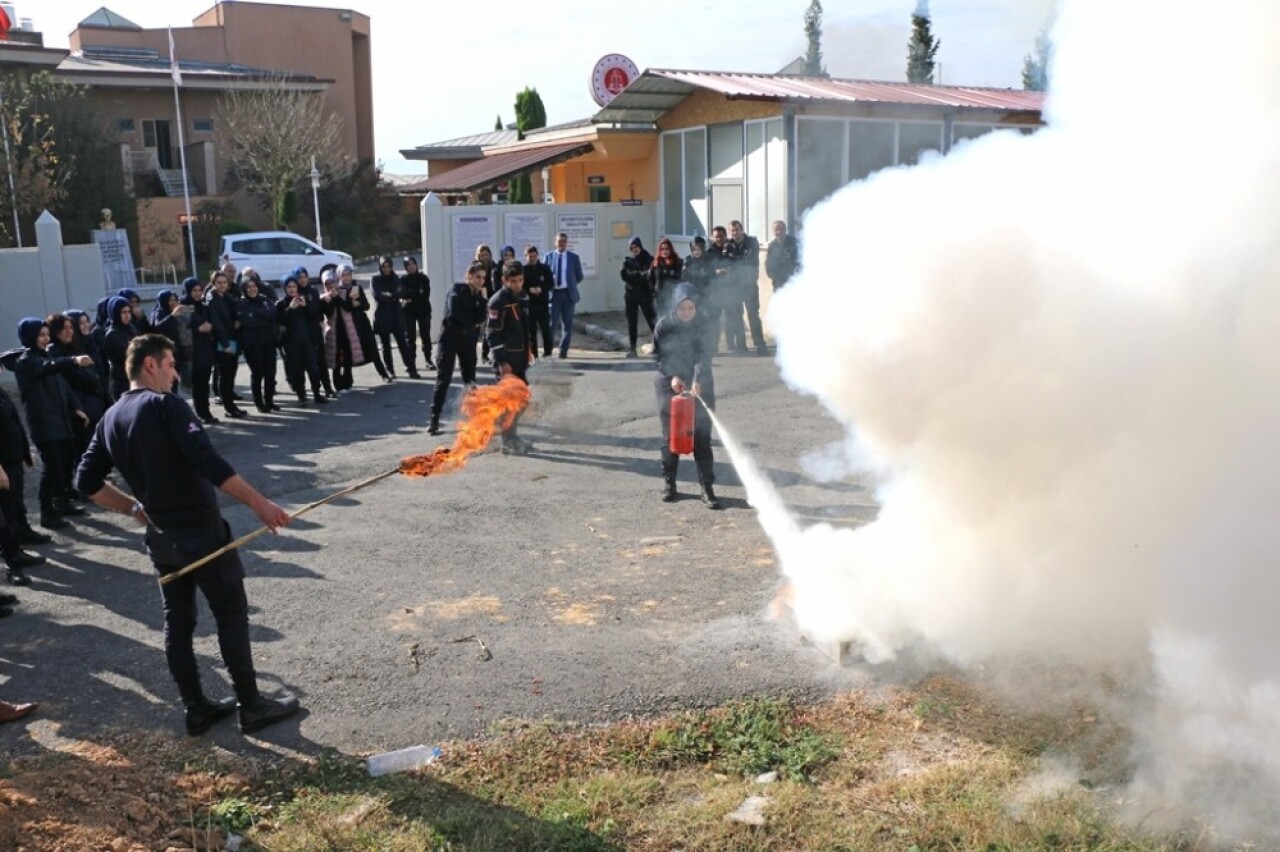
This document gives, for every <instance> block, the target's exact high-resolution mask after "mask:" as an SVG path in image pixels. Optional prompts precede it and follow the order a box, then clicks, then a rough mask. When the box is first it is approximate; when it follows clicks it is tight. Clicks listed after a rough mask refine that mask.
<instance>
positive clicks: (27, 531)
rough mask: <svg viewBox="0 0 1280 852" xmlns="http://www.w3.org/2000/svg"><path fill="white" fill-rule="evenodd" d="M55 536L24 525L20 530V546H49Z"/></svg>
mask: <svg viewBox="0 0 1280 852" xmlns="http://www.w3.org/2000/svg"><path fill="white" fill-rule="evenodd" d="M51 541H53V536H51V535H48V534H47V533H42V532H37V531H36V530H33V529H32V528H31V526H30V525H29V524H23V525H22V527H21V529H19V530H18V544H48V543H49V542H51Z"/></svg>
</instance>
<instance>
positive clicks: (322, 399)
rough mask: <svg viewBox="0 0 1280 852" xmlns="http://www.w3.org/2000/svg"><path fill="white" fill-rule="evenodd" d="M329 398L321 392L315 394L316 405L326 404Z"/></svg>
mask: <svg viewBox="0 0 1280 852" xmlns="http://www.w3.org/2000/svg"><path fill="white" fill-rule="evenodd" d="M328 404H329V398H328V397H327V396H325V395H324V394H322V393H318V394H316V405H328Z"/></svg>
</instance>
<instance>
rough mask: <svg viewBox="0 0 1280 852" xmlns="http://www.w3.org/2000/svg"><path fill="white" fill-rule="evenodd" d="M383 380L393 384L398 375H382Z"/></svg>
mask: <svg viewBox="0 0 1280 852" xmlns="http://www.w3.org/2000/svg"><path fill="white" fill-rule="evenodd" d="M382 380H383V381H384V382H386V383H387V384H391V383H392V382H394V381H395V380H396V377H395V376H392V375H390V374H388V375H385V376H383V377H382Z"/></svg>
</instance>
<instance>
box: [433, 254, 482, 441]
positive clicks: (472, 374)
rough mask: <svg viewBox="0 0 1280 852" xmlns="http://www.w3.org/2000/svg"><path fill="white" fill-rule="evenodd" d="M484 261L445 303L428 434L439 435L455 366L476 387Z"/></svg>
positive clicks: (474, 264) (465, 381) (470, 270)
mask: <svg viewBox="0 0 1280 852" xmlns="http://www.w3.org/2000/svg"><path fill="white" fill-rule="evenodd" d="M486 271H487V270H486V267H485V264H484V263H483V262H482V261H479V260H477V261H473V262H472V264H471V266H470V267H469V268H468V269H467V280H466V283H458V284H454V285H453V289H452V290H450V291H449V298H448V299H447V300H446V301H445V303H444V320H443V322H441V323H440V343H439V345H438V346H437V348H436V389H435V393H434V394H433V395H432V398H431V425H430V426H429V427H428V428H427V431H428V432H429V433H430V434H432V435H439V434H440V431H441V430H440V413H441V412H442V411H443V410H444V401H445V399H446V398H448V396H449V383H450V382H451V381H453V366H454V364H455V363H456V364H458V365H459V367H461V370H462V383H463V384H464V385H469V386H470V387H475V385H476V339H477V338H478V337H479V336H480V327H481V326H482V325H484V318H485V296H484V282H485V273H486Z"/></svg>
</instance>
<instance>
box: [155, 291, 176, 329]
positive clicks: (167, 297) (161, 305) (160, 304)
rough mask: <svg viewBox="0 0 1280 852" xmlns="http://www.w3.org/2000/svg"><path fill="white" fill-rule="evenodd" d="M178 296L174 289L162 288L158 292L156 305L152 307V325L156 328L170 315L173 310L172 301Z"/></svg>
mask: <svg viewBox="0 0 1280 852" xmlns="http://www.w3.org/2000/svg"><path fill="white" fill-rule="evenodd" d="M177 298H178V294H177V293H175V292H173V291H172V290H161V291H160V292H159V293H157V294H156V303H155V306H154V307H153V308H152V309H151V327H152V328H155V327H156V326H158V325H159V324H160V323H161V322H163V321H164V320H165V318H166V317H168V316H169V313H170V312H171V311H172V310H173V307H172V305H171V303H172V302H173V301H174V300H176V299H177Z"/></svg>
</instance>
